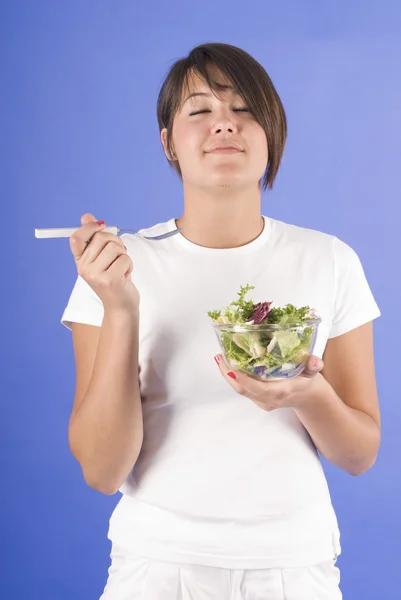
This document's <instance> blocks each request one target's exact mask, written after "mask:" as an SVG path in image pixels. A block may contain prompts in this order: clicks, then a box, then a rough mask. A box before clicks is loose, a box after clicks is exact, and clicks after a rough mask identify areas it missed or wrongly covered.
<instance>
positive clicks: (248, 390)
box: [215, 354, 266, 397]
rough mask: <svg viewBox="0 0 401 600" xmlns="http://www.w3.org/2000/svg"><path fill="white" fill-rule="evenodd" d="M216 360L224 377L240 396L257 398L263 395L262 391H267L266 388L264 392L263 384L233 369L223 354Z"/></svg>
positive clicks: (218, 355)
mask: <svg viewBox="0 0 401 600" xmlns="http://www.w3.org/2000/svg"><path fill="white" fill-rule="evenodd" d="M215 360H216V362H217V361H218V365H219V369H220V372H221V374H222V375H223V377H224V378H225V379H226V381H227V382H228V383H229V384H230V385H231V387H232V388H233V389H234V390H235V391H236V392H238V394H242V395H247V396H255V397H257V396H259V395H260V394H261V393H262V391H266V388H265V387H264V389H263V390H262V386H263V382H260V381H257V380H256V379H253V378H252V377H249V376H248V375H247V374H246V373H243V372H242V371H238V370H237V369H232V368H231V367H230V366H229V365H228V364H227V363H226V361H225V358H224V356H223V355H222V354H217V355H216V357H215ZM260 384H261V385H260Z"/></svg>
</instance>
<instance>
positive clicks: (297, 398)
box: [215, 354, 325, 411]
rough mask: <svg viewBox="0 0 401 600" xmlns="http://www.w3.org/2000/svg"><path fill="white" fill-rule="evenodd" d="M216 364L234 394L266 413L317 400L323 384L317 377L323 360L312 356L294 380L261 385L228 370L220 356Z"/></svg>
mask: <svg viewBox="0 0 401 600" xmlns="http://www.w3.org/2000/svg"><path fill="white" fill-rule="evenodd" d="M215 360H216V363H218V366H219V369H220V373H221V374H222V375H223V377H224V378H225V380H226V381H227V382H228V383H229V384H230V386H231V387H232V388H233V390H235V391H236V392H237V393H238V394H240V395H241V396H245V397H246V398H249V399H250V400H252V402H254V403H255V404H257V405H258V406H260V408H262V409H263V410H266V411H272V410H275V409H276V408H299V407H301V406H303V405H305V404H306V403H309V402H312V401H314V400H315V399H316V398H317V397H318V396H319V389H320V388H321V385H324V383H325V379H324V377H323V375H321V373H320V371H321V370H322V369H323V364H324V363H323V360H322V359H321V358H319V357H317V356H313V355H309V356H308V357H307V358H306V360H305V363H306V364H305V369H304V370H303V371H302V373H300V374H299V375H297V376H296V377H291V378H289V379H279V380H273V381H260V380H257V379H253V377H249V375H247V374H246V373H243V372H242V371H237V370H234V369H230V368H229V367H228V366H227V364H226V362H225V360H224V357H223V355H222V354H217V355H216V356H215Z"/></svg>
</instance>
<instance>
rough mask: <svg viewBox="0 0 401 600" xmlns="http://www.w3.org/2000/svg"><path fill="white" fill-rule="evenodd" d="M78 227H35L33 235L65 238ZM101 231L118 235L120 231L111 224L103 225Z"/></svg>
mask: <svg viewBox="0 0 401 600" xmlns="http://www.w3.org/2000/svg"><path fill="white" fill-rule="evenodd" d="M77 229H79V227H61V228H59V229H55V228H53V229H35V237H36V238H66V237H71V236H72V234H73V233H74V232H75V231H77ZM102 231H106V232H107V233H114V235H118V234H119V233H120V231H121V230H120V228H119V227H116V226H113V225H111V226H110V227H105V228H104V229H102Z"/></svg>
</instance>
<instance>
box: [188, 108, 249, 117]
mask: <svg viewBox="0 0 401 600" xmlns="http://www.w3.org/2000/svg"><path fill="white" fill-rule="evenodd" d="M207 112H212V111H211V110H197V111H195V112H191V113H189V116H190V117H193V116H195V115H201V114H202V113H207ZM233 112H249V108H233Z"/></svg>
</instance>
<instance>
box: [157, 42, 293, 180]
mask: <svg viewBox="0 0 401 600" xmlns="http://www.w3.org/2000/svg"><path fill="white" fill-rule="evenodd" d="M211 65H213V66H214V67H216V68H217V70H218V71H219V72H221V73H222V74H223V75H224V76H225V77H227V79H228V80H229V81H230V82H231V83H232V85H233V87H234V89H235V91H236V92H237V93H238V94H239V95H240V96H241V97H242V99H243V100H244V101H245V102H246V104H247V106H248V108H249V110H250V111H251V113H252V114H253V115H254V117H255V119H256V120H257V121H258V123H259V124H260V125H261V126H262V127H263V129H264V131H265V133H266V139H267V147H268V162H267V165H266V171H265V173H264V175H263V182H262V188H263V189H264V190H265V189H266V188H268V187H269V188H270V189H271V188H272V187H273V182H274V180H275V178H276V175H277V171H278V169H279V166H280V162H281V158H282V156H283V152H284V146H285V142H286V138H287V119H286V115H285V111H284V107H283V105H282V102H281V100H280V97H279V95H278V93H277V91H276V89H275V87H274V85H273V83H272V81H271V79H270V77H269V75H268V74H267V73H266V71H265V69H264V68H263V67H262V65H261V64H260V63H258V62H257V61H256V60H255V59H254V58H253V57H252V56H251V55H250V54H248V53H247V52H245V51H244V50H241V49H240V48H237V47H235V46H230V45H228V44H220V43H219V44H202V45H201V46H196V47H195V48H193V50H191V52H190V53H189V54H188V56H187V57H185V58H182V59H180V60H178V61H176V62H175V63H174V64H173V66H172V67H171V69H170V70H169V72H168V74H167V76H166V78H165V80H164V82H163V84H162V87H161V89H160V93H159V97H158V101H157V120H158V123H159V129H160V131H161V130H162V129H164V128H166V129H167V140H166V145H167V149H168V152H169V154H172V152H171V150H172V148H171V141H172V129H173V127H172V125H173V121H174V116H175V114H176V112H177V110H178V108H179V106H180V103H181V96H182V91H183V87H184V85H187V84H188V79H189V76H190V75H191V74H193V73H195V74H197V75H199V76H200V77H201V78H202V79H203V80H204V81H206V83H207V84H208V85H209V87H210V88H211V89H212V90H224V89H226V87H227V86H224V85H221V84H219V83H218V82H217V81H214V80H213V79H212V77H211V75H210V73H209V72H208V67H210V66H211ZM169 163H170V165H171V166H172V167H173V168H174V169H175V170H176V171H177V173H178V175H179V176H180V177H181V178H182V173H181V169H180V166H179V164H178V161H169Z"/></svg>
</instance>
